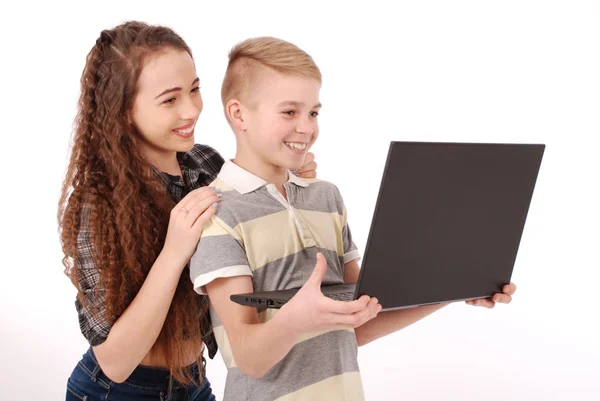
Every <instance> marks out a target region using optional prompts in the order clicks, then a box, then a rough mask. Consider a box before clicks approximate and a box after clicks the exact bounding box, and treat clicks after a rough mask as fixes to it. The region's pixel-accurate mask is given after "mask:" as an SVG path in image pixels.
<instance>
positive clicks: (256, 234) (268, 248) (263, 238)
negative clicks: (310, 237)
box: [236, 210, 304, 271]
mask: <svg viewBox="0 0 600 401" xmlns="http://www.w3.org/2000/svg"><path fill="white" fill-rule="evenodd" d="M236 229H238V230H239V231H240V232H241V235H242V237H244V238H248V242H247V243H246V244H245V245H246V256H247V257H248V262H250V268H251V269H252V271H254V270H256V269H258V268H259V267H261V266H264V265H266V264H267V263H269V262H272V261H274V260H277V259H280V258H282V257H284V256H288V255H293V254H295V253H297V252H299V251H301V250H302V249H304V246H303V245H302V242H301V241H300V238H299V237H298V234H297V232H296V227H295V226H294V223H293V221H292V218H291V216H290V214H289V212H288V211H287V210H284V211H281V212H277V213H273V214H270V215H268V216H264V217H260V218H257V219H253V220H250V221H247V222H245V223H241V224H239V225H238V226H237V227H236Z"/></svg>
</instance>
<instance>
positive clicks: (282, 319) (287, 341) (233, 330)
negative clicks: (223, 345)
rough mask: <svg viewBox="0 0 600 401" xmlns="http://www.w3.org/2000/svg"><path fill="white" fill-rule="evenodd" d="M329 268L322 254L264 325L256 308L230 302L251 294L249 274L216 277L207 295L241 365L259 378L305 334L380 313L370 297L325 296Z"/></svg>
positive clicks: (355, 324) (352, 324) (354, 324)
mask: <svg viewBox="0 0 600 401" xmlns="http://www.w3.org/2000/svg"><path fill="white" fill-rule="evenodd" d="M326 270H327V262H326V261H325V257H324V256H323V255H322V254H318V255H317V264H316V266H315V269H314V271H313V273H312V275H311V276H310V278H309V279H308V281H307V282H306V283H305V284H304V285H303V286H302V288H301V289H300V290H299V291H298V293H297V294H296V295H295V296H294V297H293V298H292V299H291V300H290V301H289V302H287V303H286V304H285V305H284V306H283V307H282V308H281V309H280V310H279V311H278V312H277V313H276V314H275V316H274V317H273V318H272V319H271V320H269V321H267V322H266V323H260V321H259V318H258V313H257V312H256V309H255V308H251V307H248V306H242V305H239V304H236V303H235V302H232V301H231V300H230V296H231V295H232V294H241V293H248V292H253V286H252V280H251V279H250V277H249V276H236V277H226V278H225V277H224V278H218V279H216V280H213V281H211V282H210V283H207V284H206V292H207V293H208V297H209V298H210V301H211V303H212V306H213V308H214V309H215V312H216V313H217V316H218V317H219V320H221V322H222V323H223V327H224V328H225V331H226V333H227V337H228V340H229V343H230V346H231V352H232V354H233V357H234V358H233V359H234V361H235V363H236V365H237V367H238V368H239V369H240V370H242V371H243V372H244V373H246V374H247V375H248V376H250V377H253V378H260V377H262V376H264V374H265V373H266V372H267V371H268V370H269V369H270V368H271V367H273V366H274V365H275V364H276V363H277V362H279V361H280V360H282V359H283V358H284V357H285V356H286V355H287V354H288V352H289V351H290V350H291V349H292V347H293V346H294V344H296V343H297V342H298V341H300V340H301V337H302V336H303V335H306V334H308V335H310V334H309V333H319V332H324V331H329V330H338V329H346V328H349V327H352V328H355V327H359V326H361V325H363V324H364V323H365V322H366V321H368V320H369V319H372V318H373V317H374V316H375V315H376V314H377V312H378V305H377V304H376V302H375V300H371V299H370V298H369V297H367V296H363V297H361V298H360V299H358V300H356V301H352V302H342V301H334V300H332V299H329V298H327V297H325V296H324V295H323V294H322V292H321V283H322V280H323V277H324V276H325V271H326Z"/></svg>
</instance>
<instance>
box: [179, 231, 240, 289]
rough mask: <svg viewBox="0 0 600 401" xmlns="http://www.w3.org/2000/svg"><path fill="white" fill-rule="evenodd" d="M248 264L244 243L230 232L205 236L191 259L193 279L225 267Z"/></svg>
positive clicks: (191, 276) (191, 275)
mask: <svg viewBox="0 0 600 401" xmlns="http://www.w3.org/2000/svg"><path fill="white" fill-rule="evenodd" d="M238 265H248V258H247V257H246V251H245V250H244V247H243V245H242V244H241V243H240V242H239V241H237V240H236V239H235V238H233V237H232V236H231V235H229V234H225V235H211V236H208V237H203V238H202V239H201V240H200V243H199V244H198V247H197V249H196V252H194V254H193V255H192V258H191V259H190V278H191V279H192V281H194V279H195V278H196V277H198V276H200V275H202V274H206V273H209V272H211V271H215V270H219V269H221V268H223V267H228V266H238Z"/></svg>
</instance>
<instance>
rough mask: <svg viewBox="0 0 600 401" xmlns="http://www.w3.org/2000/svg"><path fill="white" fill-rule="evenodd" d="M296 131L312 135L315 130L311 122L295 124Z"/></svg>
mask: <svg viewBox="0 0 600 401" xmlns="http://www.w3.org/2000/svg"><path fill="white" fill-rule="evenodd" d="M296 132H297V133H299V134H304V135H312V134H313V133H314V132H315V130H314V128H313V126H312V125H311V124H298V125H297V126H296Z"/></svg>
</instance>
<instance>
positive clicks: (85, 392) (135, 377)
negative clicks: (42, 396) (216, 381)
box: [66, 348, 215, 401]
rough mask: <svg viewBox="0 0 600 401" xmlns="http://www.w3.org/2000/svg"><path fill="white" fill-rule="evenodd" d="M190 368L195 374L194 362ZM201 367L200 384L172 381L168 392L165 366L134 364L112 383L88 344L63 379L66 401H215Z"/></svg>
mask: <svg viewBox="0 0 600 401" xmlns="http://www.w3.org/2000/svg"><path fill="white" fill-rule="evenodd" d="M202 360H203V362H204V361H205V360H204V358H202ZM191 370H192V372H193V374H194V375H195V377H196V378H197V377H198V364H196V363H195V364H193V365H192V366H191ZM202 371H203V374H202V376H203V377H204V381H203V382H202V384H201V385H199V386H198V385H193V384H189V385H186V386H183V385H181V384H177V383H176V382H174V384H173V388H172V389H171V392H170V393H169V378H170V376H169V371H168V370H167V369H161V368H152V367H149V366H138V367H137V368H136V369H135V370H134V371H133V373H132V374H131V376H129V378H128V379H127V380H126V381H124V382H123V383H115V382H113V381H111V380H110V379H109V378H108V377H106V375H104V373H102V370H100V365H98V361H97V360H96V357H95V356H94V352H93V350H92V348H90V349H89V350H88V351H87V352H86V353H85V354H84V355H83V358H82V359H81V360H80V361H79V363H78V364H77V366H76V367H75V369H74V370H73V373H71V377H69V380H68V381H67V396H66V401H143V400H144V401H145V400H148V401H150V400H153V401H215V396H214V395H213V393H212V389H211V387H210V383H209V382H208V380H207V379H206V377H205V374H204V373H205V372H204V366H202Z"/></svg>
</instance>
